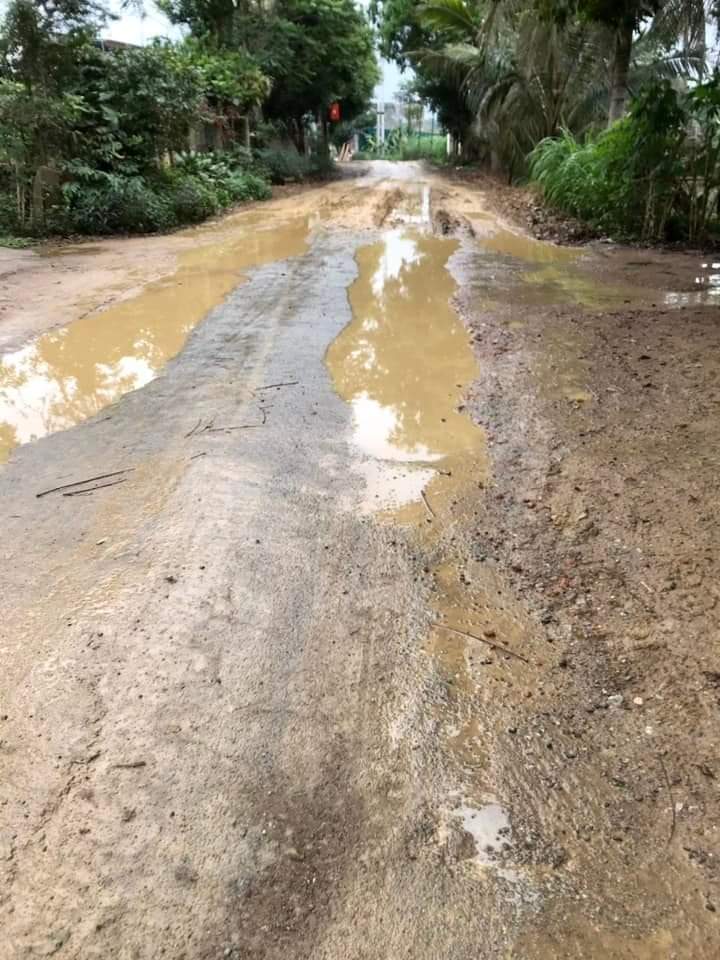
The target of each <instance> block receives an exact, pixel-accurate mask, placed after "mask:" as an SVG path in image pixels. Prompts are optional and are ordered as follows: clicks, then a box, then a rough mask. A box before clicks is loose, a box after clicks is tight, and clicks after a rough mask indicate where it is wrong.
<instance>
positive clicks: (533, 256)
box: [470, 217, 582, 263]
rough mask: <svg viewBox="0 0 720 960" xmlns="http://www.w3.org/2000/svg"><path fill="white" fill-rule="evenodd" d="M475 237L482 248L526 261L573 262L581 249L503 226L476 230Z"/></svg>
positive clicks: (578, 256)
mask: <svg viewBox="0 0 720 960" xmlns="http://www.w3.org/2000/svg"><path fill="white" fill-rule="evenodd" d="M470 219H471V220H472V219H474V218H472V217H471V218H470ZM483 219H484V218H483ZM480 222H482V220H481V221H480ZM475 239H476V241H477V244H478V246H479V247H480V248H481V249H483V250H490V251H491V252H492V253H500V254H505V255H507V256H511V257H515V258H516V259H518V260H523V261H525V262H526V263H575V262H576V261H577V260H578V259H579V258H580V257H581V256H582V250H579V249H577V248H575V247H560V246H557V245H556V244H554V243H543V241H542V240H535V239H534V238H533V237H526V236H523V235H522V234H521V233H513V232H512V230H505V229H503V228H500V229H497V230H492V231H490V232H487V233H486V232H484V231H483V232H478V233H477V234H476V237H475Z"/></svg>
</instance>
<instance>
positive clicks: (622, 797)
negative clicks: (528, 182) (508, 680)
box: [463, 298, 720, 958]
mask: <svg viewBox="0 0 720 960" xmlns="http://www.w3.org/2000/svg"><path fill="white" fill-rule="evenodd" d="M463 306H464V311H465V313H466V316H467V318H468V323H469V325H470V327H471V329H472V330H473V334H474V340H475V343H476V349H477V353H478V357H479V362H480V365H481V368H482V369H483V371H484V375H483V377H482V379H481V380H480V381H479V382H478V384H477V387H476V389H475V390H474V392H473V395H472V398H471V399H472V410H473V413H474V416H475V418H476V419H477V420H478V422H480V423H481V424H482V425H483V426H484V427H485V429H486V430H487V433H488V438H489V444H490V451H491V461H492V474H493V476H492V483H491V486H490V488H489V489H488V492H487V496H486V497H485V499H484V501H483V504H482V512H481V517H480V519H479V522H478V526H477V532H476V539H475V548H476V552H477V554H478V555H479V556H481V557H482V559H483V561H484V562H485V563H490V564H494V565H496V566H497V568H498V569H500V570H501V571H502V574H503V576H504V577H505V578H507V580H508V582H509V583H510V584H511V589H512V593H513V594H514V596H515V597H516V598H518V599H519V601H520V603H521V606H522V608H523V610H524V611H526V612H527V614H528V616H529V619H530V622H531V623H533V624H534V630H535V631H536V636H537V638H538V639H537V640H536V643H535V646H534V647H533V648H532V649H533V654H534V656H533V663H534V666H533V669H532V671H528V672H527V674H526V676H525V679H524V687H525V689H524V694H523V696H522V697H521V698H520V699H518V698H517V697H509V698H507V699H505V700H503V702H502V703H499V702H496V703H495V707H494V709H495V711H496V717H495V724H496V728H497V729H498V731H499V733H498V741H497V744H498V745H497V746H496V753H497V755H498V756H497V778H498V780H499V781H500V782H501V783H504V792H505V793H506V794H507V793H510V794H512V795H513V796H514V798H515V804H516V816H517V817H518V819H520V820H522V821H523V822H524V824H525V825H526V829H527V830H528V831H529V835H528V838H527V857H528V860H529V861H530V862H532V861H535V862H538V857H540V860H541V861H542V860H544V862H547V861H548V859H549V860H550V864H551V867H552V869H553V871H554V873H555V884H554V887H555V897H554V900H552V901H551V902H550V903H549V904H548V908H547V911H546V913H545V916H544V918H543V921H542V923H541V924H538V925H532V924H531V925H530V928H529V929H528V931H527V932H526V939H525V942H524V943H525V945H524V949H525V950H526V953H523V954H522V955H523V956H528V957H535V956H542V957H545V956H552V957H553V958H561V957H563V958H564V957H568V958H570V957H590V956H592V957H595V956H607V957H618V958H619V957H623V958H625V957H633V958H634V957H638V958H646V957H647V958H651V957H652V958H656V957H683V958H685V957H688V958H689V957H710V956H715V955H716V952H717V949H718V945H720V924H719V923H718V920H717V910H718V908H720V884H719V880H720V873H719V864H720V860H719V859H718V858H719V857H720V838H719V837H718V834H717V830H716V824H717V822H718V817H719V815H720V802H719V796H718V781H719V780H720V754H718V749H717V745H718V743H719V742H720V711H719V710H718V704H719V702H720V700H719V692H718V691H719V690H720V660H719V659H718V644H717V636H718V627H719V625H720V615H719V614H718V588H717V581H718V572H719V571H718V530H717V524H716V521H715V517H716V516H717V512H718V508H719V507H720V502H719V495H718V485H717V465H716V463H715V454H714V451H715V450H716V448H717V445H718V441H719V440H720V420H719V419H718V415H717V413H718V411H717V405H718V402H720V395H718V392H717V389H716V386H715V384H716V383H717V379H718V373H719V372H720V359H719V357H720V352H719V351H720V331H719V330H718V326H717V310H716V308H708V307H705V308H686V309H681V310H668V309H659V308H656V309H651V310H614V311H610V312H604V313H599V312H589V311H584V310H582V309H579V308H577V307H574V308H564V309H557V308H556V309H551V310H545V311H542V312H540V313H535V314H534V315H532V316H530V317H528V316H525V317H522V316H520V315H519V311H517V310H516V309H515V310H514V309H513V308H512V307H508V308H507V309H506V310H504V311H503V310H498V309H495V310H493V311H487V310H483V309H478V307H477V305H476V304H473V303H472V301H471V300H470V299H467V298H466V300H465V303H464V305H463ZM538 851H544V854H542V853H541V854H539V853H538ZM548 851H549V852H550V853H549V857H548ZM578 902H579V903H582V904H583V906H582V908H581V909H578ZM553 918H554V922H553Z"/></svg>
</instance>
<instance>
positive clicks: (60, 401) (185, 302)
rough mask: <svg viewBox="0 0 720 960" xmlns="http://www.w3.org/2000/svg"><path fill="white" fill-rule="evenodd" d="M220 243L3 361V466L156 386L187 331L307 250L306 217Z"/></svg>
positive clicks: (251, 225) (248, 227)
mask: <svg viewBox="0 0 720 960" xmlns="http://www.w3.org/2000/svg"><path fill="white" fill-rule="evenodd" d="M255 227H256V221H255V220H253V219H252V218H247V219H246V220H245V221H244V222H243V221H240V222H238V224H237V225H236V226H235V227H234V229H233V230H232V231H230V232H228V233H227V234H224V235H223V238H222V239H221V240H220V241H218V240H217V239H215V240H214V242H207V243H205V244H203V245H199V246H197V247H196V248H194V249H192V250H188V251H185V252H183V253H181V254H180V256H179V258H178V259H179V266H178V269H177V271H176V272H175V273H174V274H173V275H172V276H170V277H167V278H164V279H162V280H159V281H155V282H153V283H151V284H149V285H148V286H147V287H146V288H145V290H144V291H143V293H142V294H140V295H139V296H138V297H135V298H134V299H132V300H126V301H123V302H122V303H119V304H117V305H116V306H113V307H109V308H108V309H107V310H104V311H103V312H101V313H96V314H91V315H89V316H87V317H83V318H80V319H78V320H75V321H73V322H72V323H70V324H68V325H67V326H65V327H62V328H60V329H57V330H53V331H51V332H49V333H46V334H44V335H43V336H41V337H38V338H37V339H36V340H33V341H31V342H30V343H28V344H26V345H25V346H24V347H21V348H20V349H19V350H16V351H14V352H12V353H8V354H5V355H4V356H2V357H0V463H2V462H3V461H4V460H6V459H7V457H8V456H9V454H10V451H11V450H12V449H13V448H14V447H16V446H18V445H19V444H23V443H27V442H29V441H31V440H37V439H39V438H40V437H44V436H46V435H47V434H49V433H54V432H56V431H58V430H65V429H67V428H68V427H72V426H75V425H76V424H78V423H81V422H82V421H83V420H87V419H88V418H90V417H92V416H94V415H95V414H97V413H98V412H99V411H101V410H102V409H103V408H104V407H107V406H109V405H110V404H111V403H114V402H115V401H116V400H118V399H119V398H120V397H121V396H122V395H123V394H125V393H129V392H130V391H132V390H137V389H139V388H140V387H142V386H144V385H145V384H146V383H149V382H150V381H151V380H153V379H154V378H155V377H156V376H157V375H158V373H159V372H160V371H161V370H162V368H163V367H164V366H165V364H166V363H167V362H168V361H169V360H171V359H172V358H173V357H175V356H176V355H177V354H178V353H179V352H180V350H182V348H183V346H184V344H185V341H186V340H187V337H188V335H189V333H190V331H191V330H192V329H193V328H194V327H195V326H196V325H197V324H198V323H199V322H200V321H201V320H202V319H203V318H204V317H205V316H206V315H207V314H208V313H209V311H210V310H212V308H213V307H215V306H217V305H218V304H219V303H221V302H222V301H223V300H224V299H225V297H226V296H227V295H228V294H229V293H230V292H231V291H232V290H233V289H234V288H235V287H237V286H238V285H239V284H240V283H242V282H243V280H244V279H245V272H246V271H247V270H249V269H251V268H254V267H258V266H261V265H263V264H266V263H271V262H273V261H277V260H284V259H286V258H288V257H295V256H299V255H301V254H302V253H304V252H305V251H306V250H307V246H308V239H309V235H310V231H311V229H312V223H311V221H309V220H308V219H307V218H305V217H304V218H301V219H295V220H289V221H286V222H281V223H278V224H277V225H276V226H274V227H272V228H270V229H265V230H262V229H256V228H255Z"/></svg>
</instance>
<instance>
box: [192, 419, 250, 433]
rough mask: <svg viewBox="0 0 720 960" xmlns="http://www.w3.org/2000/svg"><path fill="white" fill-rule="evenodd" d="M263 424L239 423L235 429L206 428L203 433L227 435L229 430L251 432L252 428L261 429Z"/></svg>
mask: <svg viewBox="0 0 720 960" xmlns="http://www.w3.org/2000/svg"><path fill="white" fill-rule="evenodd" d="M263 423H264V421H263ZM263 423H239V424H238V425H237V426H235V427H206V428H205V431H204V432H205V433H229V432H230V431H231V430H252V429H253V428H254V427H262V426H263Z"/></svg>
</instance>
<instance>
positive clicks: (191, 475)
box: [0, 164, 720, 960]
mask: <svg viewBox="0 0 720 960" xmlns="http://www.w3.org/2000/svg"><path fill="white" fill-rule="evenodd" d="M495 208H496V207H495V198H494V196H493V189H492V188H491V187H490V186H489V185H488V186H487V187H486V188H485V189H480V188H478V187H477V186H472V185H467V184H459V183H454V182H452V181H449V180H445V179H443V178H442V177H440V176H439V175H434V174H430V173H428V172H426V171H423V170H422V169H421V168H419V167H418V166H416V165H414V164H398V165H392V164H377V165H373V166H372V168H370V169H369V171H368V172H367V174H366V175H365V176H364V177H363V178H360V179H357V180H353V181H343V182H339V183H335V184H333V185H331V186H328V187H324V188H318V189H317V190H313V191H309V192H306V193H302V194H299V195H297V196H290V197H286V198H283V199H280V200H278V201H273V202H272V203H270V204H268V205H265V206H262V207H258V208H254V209H249V210H246V211H243V212H241V213H238V214H236V215H235V216H233V217H230V218H227V219H225V220H223V221H220V222H218V223H217V224H213V225H209V226H206V227H203V228H201V229H198V230H194V231H187V232H185V233H182V234H178V235H176V236H174V237H171V238H152V239H140V240H128V241H110V242H107V243H106V242H104V241H103V242H100V243H98V244H93V245H92V246H91V247H90V248H89V249H88V248H85V249H83V248H79V249H76V250H73V249H71V250H69V251H68V250H64V249H63V250H49V251H46V252H45V254H46V255H45V256H44V257H43V258H41V257H40V256H38V255H37V254H35V253H27V252H24V253H22V254H21V255H17V254H13V255H9V256H8V257H6V260H5V263H4V266H3V268H2V269H3V271H4V274H3V276H2V277H0V279H2V282H3V284H4V290H5V302H4V306H3V312H2V314H0V316H2V320H0V346H1V347H2V350H3V351H4V352H3V355H2V357H0V460H5V461H6V462H5V463H4V465H2V466H0V498H1V501H0V502H1V503H2V511H3V537H2V566H1V573H2V590H1V595H2V598H3V615H2V623H1V625H0V657H1V661H0V662H1V663H2V673H1V675H0V931H1V932H0V957H2V958H3V960H4V958H5V957H7V958H13V960H15V958H21V957H22V958H25V957H43V956H45V957H47V956H57V957H61V958H68V960H70V958H73V960H81V958H82V960H85V958H102V960H109V958H113V960H116V958H117V960H126V958H127V960H147V958H156V957H167V958H172V960H180V958H184V960H205V958H208V960H210V958H213V960H214V958H221V957H232V958H236V960H240V958H251V957H252V958H268V960H270V958H273V960H274V958H283V960H286V958H293V960H296V958H297V960H300V958H313V960H320V958H325V960H341V958H342V960H345V958H347V960H360V958H363V960H381V958H382V960H396V958H400V957H410V958H427V960H430V958H432V960H436V958H448V960H501V958H502V960H506V958H513V960H561V958H568V960H570V958H572V960H596V958H597V960H600V958H603V960H610V958H612V960H615V958H618V960H621V958H622V960H626V958H628V960H659V958H662V960H673V958H681V960H702V958H715V957H717V956H718V955H719V953H720V919H719V917H718V912H717V911H718V909H719V908H720V889H719V888H718V881H719V879H720V868H719V862H718V856H719V855H720V838H719V837H718V814H719V813H720V803H719V802H718V800H719V787H718V785H719V784H720V753H719V749H718V743H719V742H720V741H719V740H718V735H719V734H720V652H719V650H718V619H719V616H720V615H719V613H718V606H717V601H718V596H719V593H718V587H717V583H718V578H717V572H718V571H717V565H718V559H717V558H718V552H717V547H718V530H717V524H716V517H717V515H718V510H719V509H720V503H719V502H718V501H719V500H720V496H719V495H718V487H717V480H716V477H717V452H716V451H717V449H718V442H719V441H720V420H719V419H718V417H717V404H718V402H720V393H718V392H717V387H716V384H717V376H718V372H719V368H720V351H719V349H718V348H719V347H720V343H719V342H718V341H720V329H718V310H717V303H718V302H719V298H718V296H717V287H716V285H715V280H716V278H715V274H714V272H713V271H714V270H715V271H717V268H716V267H715V268H714V267H713V265H712V261H711V260H708V261H703V260H701V259H700V258H698V257H695V256H692V255H672V256H671V255H668V254H661V253H648V252H647V251H637V250H636V251H628V250H624V249H622V248H619V247H615V246H614V245H603V244H598V245H596V246H594V247H591V248H583V249H572V250H569V249H561V248H557V247H553V246H550V245H547V244H541V243H538V242H537V241H533V240H531V239H529V238H527V237H524V236H523V235H522V234H521V233H519V232H517V231H514V230H513V229H510V228H509V227H508V225H507V224H504V223H502V222H501V221H500V220H499V219H498V217H497V215H496V214H495V213H494V212H493V211H494V209H495ZM703 264H705V265H703ZM83 278H84V281H83ZM53 287H55V288H57V289H56V292H53ZM21 304H22V306H20V305H21ZM51 307H52V309H50V308H51Z"/></svg>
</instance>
